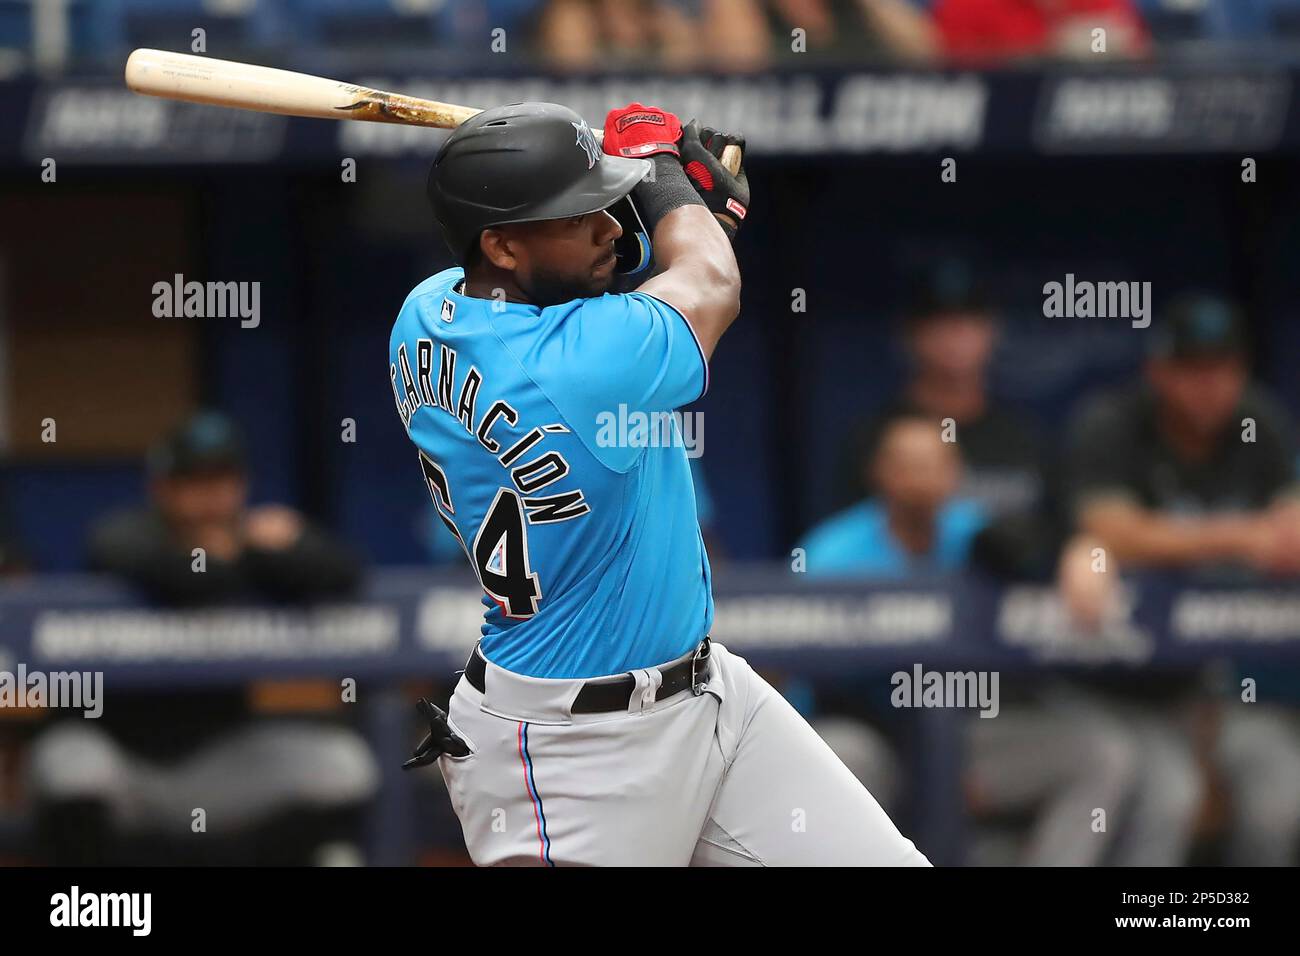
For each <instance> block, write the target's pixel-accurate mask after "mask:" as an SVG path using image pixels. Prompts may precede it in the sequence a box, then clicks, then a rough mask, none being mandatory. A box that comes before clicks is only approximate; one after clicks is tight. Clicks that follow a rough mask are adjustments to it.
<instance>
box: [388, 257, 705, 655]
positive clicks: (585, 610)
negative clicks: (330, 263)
mask: <svg viewBox="0 0 1300 956" xmlns="http://www.w3.org/2000/svg"><path fill="white" fill-rule="evenodd" d="M463 275H464V273H463V270H461V269H448V270H446V271H445V272H440V273H438V274H437V275H435V276H432V277H430V278H428V279H426V280H425V281H424V282H422V283H420V284H419V285H418V286H416V287H415V288H414V289H413V290H412V291H411V294H410V295H409V296H407V298H406V302H405V303H404V304H403V305H402V311H401V312H400V313H399V314H398V317H397V322H396V324H394V326H393V334H392V338H391V340H390V342H389V377H390V379H391V380H392V384H393V397H394V399H395V401H396V402H397V412H398V415H399V416H401V419H402V422H403V424H404V425H406V429H407V433H408V434H409V435H410V436H411V440H412V441H413V442H414V443H415V444H416V446H417V447H418V448H419V451H420V455H419V458H420V468H421V470H422V471H423V474H424V479H425V483H426V484H427V486H428V488H429V492H430V494H431V495H432V496H433V501H434V505H435V506H436V507H437V509H438V513H439V516H440V517H441V518H442V519H443V521H444V523H445V524H446V525H447V528H448V530H450V531H451V532H452V533H453V534H454V535H455V536H456V537H457V539H458V540H459V541H460V542H461V546H462V547H463V548H464V549H465V553H466V554H467V556H468V557H469V559H470V563H471V564H472V565H473V566H474V570H475V573H476V574H477V575H478V578H479V582H480V583H481V584H482V586H483V590H484V594H485V596H484V599H483V603H484V605H485V607H486V609H487V610H486V612H485V614H484V623H483V638H482V645H481V646H482V650H483V654H484V656H485V657H487V659H488V660H490V661H492V662H493V663H494V664H496V665H498V666H500V667H504V668H506V669H507V670H510V671H514V672H516V673H519V674H525V675H528V676H531V677H595V676H600V675H605V674H617V673H622V672H624V671H628V670H633V669H636V668H640V667H650V666H653V665H655V664H662V663H663V662H665V661H669V660H673V659H674V658H677V657H680V656H681V655H683V654H685V653H686V652H687V651H689V650H690V649H691V648H693V647H694V646H695V645H696V644H697V643H698V642H699V641H700V640H701V639H702V638H703V637H704V636H705V635H706V634H707V633H708V630H709V628H710V626H711V625H712V623H713V595H712V589H711V586H710V575H709V562H708V558H707V556H706V555H705V552H704V542H703V540H702V538H701V537H700V528H699V522H698V521H697V520H696V506H695V493H694V491H693V489H692V485H691V469H690V463H689V459H688V458H687V454H686V449H685V448H684V447H683V443H682V442H681V441H680V440H678V441H663V440H660V438H659V437H658V436H659V435H660V431H661V430H660V429H658V428H656V427H654V424H651V425H650V427H648V428H645V427H643V428H638V427H636V426H637V425H638V423H642V424H644V423H645V422H647V421H648V422H651V423H657V424H662V425H663V426H664V427H665V428H668V429H671V431H672V434H674V435H678V436H680V432H679V431H678V430H677V423H676V422H675V421H674V420H673V419H672V418H671V416H670V415H669V414H667V413H670V412H671V411H672V410H674V409H676V408H679V407H680V406H682V405H686V404H687V403H689V402H692V401H694V400H695V399H696V398H698V397H699V396H700V395H701V394H703V392H704V390H705V388H706V386H707V384H708V369H707V367H706V365H705V362H704V357H703V353H702V352H701V350H700V347H699V344H698V342H697V341H696V339H695V336H694V334H693V333H692V331H691V328H690V326H689V325H688V324H687V322H686V319H685V318H684V317H683V316H682V315H681V313H680V312H678V311H677V310H676V309H674V308H673V307H672V306H670V305H668V304H667V303H665V302H663V301H661V300H659V299H656V298H654V297H653V296H649V295H646V294H644V293H640V292H633V293H629V294H626V295H604V296H601V297H599V298H592V299H575V300H573V301H572V302H566V303H564V304H562V305H554V306H549V307H547V308H541V307H539V306H534V305H524V304H521V303H514V302H504V301H496V300H489V299H478V298H473V297H469V296H465V295H462V294H461V293H460V291H458V290H459V289H460V282H461V279H462V278H463ZM629 422H630V423H631V425H632V427H630V428H629V427H627V426H628V423H629Z"/></svg>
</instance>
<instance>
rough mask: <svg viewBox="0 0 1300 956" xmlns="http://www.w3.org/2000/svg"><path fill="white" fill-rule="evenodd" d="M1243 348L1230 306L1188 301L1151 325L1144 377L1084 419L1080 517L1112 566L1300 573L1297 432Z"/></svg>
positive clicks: (1072, 459)
mask: <svg viewBox="0 0 1300 956" xmlns="http://www.w3.org/2000/svg"><path fill="white" fill-rule="evenodd" d="M1247 350H1248V338H1247V333H1246V329H1245V325H1244V323H1243V321H1242V318H1241V316H1240V315H1239V314H1238V313H1237V311H1236V309H1235V308H1234V307H1233V306H1232V305H1230V304H1229V303H1227V302H1225V301H1223V300H1222V299H1219V298H1216V297H1213V296H1208V295H1204V294H1192V295H1187V296H1184V297H1182V298H1180V299H1178V300H1176V301H1175V302H1173V303H1171V305H1170V306H1169V307H1168V309H1167V310H1166V311H1165V312H1164V314H1163V315H1161V316H1158V317H1157V320H1156V322H1155V324H1154V325H1153V327H1152V329H1151V342H1150V348H1149V354H1148V357H1147V360H1146V364H1145V368H1144V376H1143V380H1142V381H1141V382H1140V383H1138V384H1136V385H1133V386H1130V387H1127V388H1122V389H1120V390H1119V391H1116V392H1110V393H1106V394H1103V395H1101V396H1099V397H1097V398H1096V399H1094V400H1093V401H1091V402H1090V403H1088V405H1087V406H1086V407H1085V408H1084V409H1083V411H1082V412H1081V414H1080V415H1079V417H1078V419H1077V421H1076V423H1075V426H1074V428H1073V430H1072V432H1071V440H1070V449H1069V453H1068V454H1069V457H1068V461H1069V467H1068V471H1067V473H1068V476H1069V477H1068V481H1069V485H1070V489H1069V498H1070V504H1071V507H1072V509H1073V517H1074V520H1075V522H1076V524H1077V526H1078V528H1079V529H1080V530H1081V531H1084V532H1085V533H1087V534H1091V535H1094V536H1096V537H1097V538H1100V539H1101V540H1102V541H1103V542H1104V543H1105V546H1106V547H1107V549H1108V551H1109V552H1110V554H1111V555H1112V556H1113V557H1114V559H1115V560H1117V561H1119V562H1121V563H1123V564H1125V565H1127V566H1131V567H1138V566H1147V567H1180V568H1193V567H1200V568H1204V567H1207V566H1213V567H1214V568H1215V569H1216V570H1222V569H1223V567H1224V566H1227V565H1236V566H1239V567H1245V568H1252V569H1255V570H1256V571H1260V572H1265V573H1277V574H1297V573H1300V482H1298V481H1297V477H1296V472H1295V461H1296V458H1295V432H1294V430H1293V426H1292V423H1291V422H1290V420H1289V419H1288V417H1287V416H1286V414H1285V413H1284V412H1283V411H1282V409H1281V407H1280V406H1279V405H1278V404H1277V402H1275V401H1274V400H1273V399H1272V398H1271V397H1270V396H1269V395H1267V394H1266V393H1265V392H1264V390H1263V389H1261V388H1260V387H1259V386H1257V385H1255V384H1252V383H1251V382H1250V369H1249V362H1248V355H1247Z"/></svg>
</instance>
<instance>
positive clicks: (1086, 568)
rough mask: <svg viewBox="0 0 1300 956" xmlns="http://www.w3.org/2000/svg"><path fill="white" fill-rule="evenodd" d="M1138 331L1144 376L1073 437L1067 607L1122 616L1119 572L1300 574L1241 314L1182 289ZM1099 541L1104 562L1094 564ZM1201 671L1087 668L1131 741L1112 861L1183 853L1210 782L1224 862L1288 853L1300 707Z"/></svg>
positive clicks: (1084, 420)
mask: <svg viewBox="0 0 1300 956" xmlns="http://www.w3.org/2000/svg"><path fill="white" fill-rule="evenodd" d="M1148 334H1149V336H1150V341H1149V350H1148V356H1147V359H1146V363H1145V367H1144V370H1143V376H1142V379H1141V381H1139V382H1138V383H1135V384H1133V385H1130V386H1128V387H1123V388H1120V389H1119V390H1117V391H1112V392H1106V393H1103V394H1101V395H1100V396H1097V397H1095V398H1093V399H1092V400H1091V401H1089V402H1087V403H1086V404H1085V405H1084V407H1083V409H1082V411H1081V412H1080V414H1079V415H1078V416H1077V418H1076V421H1075V422H1074V425H1073V428H1072V429H1071V431H1070V437H1069V442H1068V444H1069V448H1068V451H1067V458H1066V460H1067V470H1066V473H1067V476H1068V486H1069V494H1068V503H1069V507H1070V510H1071V514H1072V518H1073V521H1074V525H1075V527H1076V528H1077V530H1078V532H1079V535H1078V536H1077V537H1076V538H1075V539H1073V542H1072V544H1071V546H1070V547H1069V548H1067V549H1066V551H1065V553H1064V555H1063V557H1062V561H1061V576H1060V583H1061V592H1062V597H1063V599H1064V601H1065V604H1066V606H1067V607H1068V608H1069V609H1070V611H1071V613H1072V615H1073V617H1074V618H1075V620H1076V621H1079V622H1081V623H1082V624H1084V625H1087V626H1089V627H1095V628H1098V629H1102V630H1104V629H1105V628H1106V627H1107V622H1108V621H1114V620H1115V617H1116V614H1117V613H1120V612H1119V611H1118V608H1119V604H1120V602H1119V601H1118V585H1119V578H1118V575H1119V572H1120V571H1121V570H1129V569H1143V568H1145V569H1168V570H1171V571H1177V572H1180V573H1181V574H1183V575H1190V576H1192V577H1193V578H1194V579H1208V580H1218V581H1224V582H1227V581H1233V580H1237V581H1243V582H1244V581H1249V580H1252V579H1256V580H1257V579H1259V578H1260V577H1269V578H1287V577H1290V578H1292V579H1294V578H1295V577H1296V576H1300V481H1297V474H1296V467H1295V463H1296V434H1295V431H1294V427H1293V425H1292V423H1291V421H1290V420H1289V418H1288V417H1287V416H1286V414H1285V413H1284V412H1283V411H1282V409H1281V407H1280V406H1279V405H1278V404H1277V403H1276V402H1275V401H1274V400H1273V399H1272V398H1271V397H1270V396H1269V395H1268V394H1267V393H1266V392H1265V391H1264V390H1263V389H1262V388H1261V387H1260V386H1258V385H1256V384H1254V383H1252V382H1251V381H1250V368H1249V355H1248V351H1249V337H1248V335H1247V331H1246V326H1245V323H1244V322H1243V320H1242V317H1241V315H1240V314H1239V313H1238V311H1237V309H1236V308H1235V307H1234V306H1233V305H1232V304H1231V303H1229V302H1226V301H1224V300H1223V299H1221V298H1219V297H1216V296H1211V295H1206V294H1201V293H1196V294H1190V295H1186V296H1183V297H1181V298H1179V299H1177V300H1175V301H1173V302H1171V304H1170V305H1169V307H1168V308H1167V309H1165V310H1164V311H1163V312H1161V313H1160V314H1158V315H1157V316H1156V320H1155V322H1154V323H1153V325H1152V327H1151V329H1150V330H1149V333H1148ZM1098 547H1100V548H1102V549H1103V550H1104V553H1105V557H1106V564H1105V572H1104V573H1099V572H1098V570H1097V567H1096V566H1095V565H1094V555H1095V551H1094V549H1095V548H1098ZM1210 676H1212V675H1210V674H1208V673H1207V672H1204V671H1202V670H1199V669H1182V670H1177V669H1167V670H1165V671H1162V672H1161V673H1159V674H1156V673H1152V672H1150V671H1144V672H1141V673H1138V674H1134V675H1131V676H1129V675H1124V674H1116V675H1108V676H1099V677H1097V678H1095V679H1089V680H1087V681H1086V683H1087V684H1088V685H1090V686H1091V688H1092V689H1093V691H1094V693H1095V694H1096V699H1097V700H1098V701H1100V702H1104V703H1103V704H1102V706H1105V707H1107V708H1108V709H1113V712H1114V713H1115V714H1116V715H1117V716H1119V717H1120V718H1121V719H1122V721H1123V723H1124V724H1125V725H1126V726H1128V727H1129V728H1130V729H1131V730H1132V731H1133V732H1134V733H1137V734H1138V735H1139V737H1140V738H1141V741H1142V745H1141V748H1140V750H1141V753H1142V761H1141V764H1140V779H1139V781H1138V783H1137V786H1136V794H1135V796H1134V797H1133V799H1132V801H1131V805H1130V806H1129V808H1128V809H1127V810H1126V811H1125V819H1124V821H1123V825H1124V826H1125V831H1126V834H1127V836H1126V839H1125V840H1124V842H1123V844H1122V846H1121V851H1120V853H1119V854H1118V856H1117V859H1116V860H1115V862H1117V863H1121V864H1129V865H1177V864H1180V863H1183V862H1185V861H1186V858H1187V855H1188V852H1189V850H1190V847H1191V845H1192V839H1193V836H1194V833H1195V821H1196V819H1197V815H1198V812H1199V810H1200V807H1201V804H1202V801H1203V799H1204V795H1205V794H1206V793H1207V792H1213V788H1212V783H1213V782H1216V781H1217V783H1218V785H1219V786H1220V787H1222V788H1223V790H1224V791H1225V792H1226V796H1227V798H1228V800H1227V818H1228V823H1227V826H1226V833H1225V834H1224V835H1225V837H1226V840H1225V859H1226V860H1227V862H1230V863H1234V864H1251V865H1280V864H1287V863H1292V862H1294V854H1295V851H1296V841H1297V839H1300V735H1297V733H1296V732H1295V730H1294V727H1293V724H1294V715H1293V714H1292V713H1288V712H1287V711H1286V710H1285V709H1284V708H1282V707H1278V706H1276V705H1275V703H1276V701H1277V697H1276V695H1275V696H1274V699H1273V700H1274V703H1258V704H1256V703H1251V704H1249V705H1243V704H1242V703H1241V701H1240V699H1239V698H1237V697H1236V696H1235V695H1232V694H1229V695H1227V696H1224V697H1222V698H1221V699H1220V698H1217V697H1215V696H1213V695H1211V693H1210V683H1211V682H1210V681H1208V680H1207V678H1208V677H1210ZM1083 682H1084V681H1082V680H1081V683H1083ZM1207 771H1208V773H1209V774H1210V776H1207Z"/></svg>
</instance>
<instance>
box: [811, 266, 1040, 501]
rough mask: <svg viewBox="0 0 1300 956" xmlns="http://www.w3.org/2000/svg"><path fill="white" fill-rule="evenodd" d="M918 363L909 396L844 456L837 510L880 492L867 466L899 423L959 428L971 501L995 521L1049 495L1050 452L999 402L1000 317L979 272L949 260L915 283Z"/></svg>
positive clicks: (909, 321) (860, 431)
mask: <svg viewBox="0 0 1300 956" xmlns="http://www.w3.org/2000/svg"><path fill="white" fill-rule="evenodd" d="M902 338H903V344H904V347H905V349H906V352H907V358H908V360H909V368H908V378H907V382H906V383H905V384H904V386H903V390H902V393H901V394H900V395H899V396H898V398H896V399H895V400H894V401H892V402H890V403H889V404H888V405H887V406H886V407H884V408H882V409H880V410H879V411H878V412H877V413H876V414H875V415H873V416H872V417H871V418H870V419H867V420H864V421H863V422H861V423H860V424H858V425H857V427H855V428H854V430H853V431H852V432H851V434H850V436H849V439H848V441H847V442H846V443H845V446H844V449H843V451H842V453H841V458H840V463H839V468H838V472H837V481H836V489H835V502H834V504H835V506H836V508H837V509H839V508H844V507H848V506H850V505H852V504H854V503H856V502H857V501H859V500H861V499H862V498H864V497H867V496H869V495H871V494H873V493H874V492H875V490H876V489H874V488H872V487H871V484H870V481H869V480H868V478H867V472H866V471H865V470H864V469H863V467H862V463H863V462H864V461H869V460H871V459H872V457H873V456H874V453H875V448H876V445H877V444H878V442H879V440H880V436H881V433H882V431H883V429H884V427H885V426H886V425H887V424H888V423H889V422H891V421H893V420H894V419H896V418H897V417H898V416H900V415H914V416H921V417H923V418H926V419H929V420H932V421H933V422H934V426H935V428H936V429H940V428H941V427H942V424H941V423H943V422H944V420H945V419H951V420H952V423H953V425H954V428H952V429H950V431H951V434H952V438H951V439H949V440H952V439H955V443H956V446H957V450H958V452H959V453H960V454H961V459H962V464H963V466H964V469H965V479H964V482H963V486H962V489H961V494H962V495H963V497H967V498H970V499H972V500H974V501H976V502H978V503H979V505H980V506H981V507H982V508H983V509H984V510H985V511H986V513H988V514H989V515H990V516H993V517H999V516H1002V515H1005V514H1008V513H1012V512H1019V511H1024V510H1026V509H1028V508H1031V507H1033V506H1034V504H1035V503H1036V502H1037V500H1038V499H1039V497H1040V495H1041V493H1042V484H1043V478H1042V470H1043V457H1044V456H1043V450H1042V446H1041V443H1040V441H1039V440H1038V437H1037V436H1036V435H1035V433H1034V430H1033V428H1031V427H1030V425H1029V423H1028V422H1027V421H1026V420H1025V419H1024V418H1022V417H1021V416H1020V415H1018V414H1016V413H1015V412H1014V411H1012V410H1011V409H1008V408H1006V407H1005V406H1003V405H1002V404H1001V403H999V402H998V400H997V399H996V398H995V397H994V396H993V395H992V394H991V393H990V391H989V381H988V370H989V363H990V361H991V359H992V357H993V350H994V348H995V347H996V345H997V339H998V322H997V313H996V310H995V309H994V307H993V304H992V302H991V300H990V298H989V294H988V291H987V289H986V288H985V285H984V283H983V282H982V280H981V279H980V278H979V275H978V274H977V272H976V270H975V268H974V267H973V266H972V264H971V263H969V262H967V261H965V260H962V259H957V258H947V257H945V258H940V259H938V260H937V261H935V262H934V263H931V264H929V265H928V266H927V267H926V268H924V269H922V270H920V271H919V272H917V273H916V274H915V275H914V276H913V277H912V279H911V282H910V291H909V295H908V306H907V309H906V312H905V314H904V317H903V323H902Z"/></svg>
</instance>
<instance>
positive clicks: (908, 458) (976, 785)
mask: <svg viewBox="0 0 1300 956" xmlns="http://www.w3.org/2000/svg"><path fill="white" fill-rule="evenodd" d="M940 427H941V426H940V425H939V424H938V422H937V421H936V420H934V419H933V418H930V417H918V416H916V415H914V414H911V413H908V412H896V413H895V414H894V416H893V417H892V418H889V419H887V420H886V421H885V423H884V424H883V426H881V429H880V436H879V438H878V441H877V451H876V453H875V454H874V456H872V457H871V458H870V459H869V468H870V474H869V476H868V477H869V479H870V482H869V483H870V484H871V485H872V486H873V487H875V488H876V489H878V494H877V496H875V497H874V498H871V499H868V500H867V501H864V502H862V503H861V504H859V505H856V506H854V507H853V508H851V509H849V510H848V511H846V512H843V513H841V514H839V515H837V516H835V517H832V518H831V519H829V520H828V521H826V522H824V523H823V524H822V525H820V526H818V527H817V528H815V529H814V530H813V531H812V532H810V533H809V534H808V536H807V537H806V539H805V540H804V541H803V542H802V544H801V546H802V547H803V548H804V549H805V557H806V561H807V569H808V573H809V574H810V575H814V576H829V575H837V576H848V575H852V576H862V577H882V576H883V577H905V576H907V575H908V574H909V573H915V572H918V571H955V570H959V569H961V568H964V567H966V566H967V565H968V564H969V561H970V558H971V555H972V552H973V549H974V546H975V543H976V541H977V539H978V537H979V536H980V535H981V533H983V532H984V530H985V528H986V522H987V519H986V515H985V512H984V510H983V509H982V508H981V507H980V506H979V505H978V504H976V503H975V502H972V501H969V500H963V499H960V498H957V497H955V494H956V492H957V489H958V487H959V485H960V481H961V470H962V465H961V459H960V456H959V454H958V451H957V450H956V448H954V446H953V445H952V444H951V443H948V442H945V441H943V440H942V438H941V437H940ZM1041 696H1042V698H1043V700H1045V701H1046V703H1045V704H1037V703H1036V700H1037V698H1038V695H1036V694H1029V693H1027V692H1026V690H1025V688H1023V687H1017V686H1015V685H1014V684H1013V683H1012V682H1011V681H1007V682H1006V683H1005V685H1004V687H1003V689H1002V693H1001V694H1000V698H1001V703H1002V707H1001V711H1000V713H999V714H998V716H997V717H996V718H994V719H981V718H978V717H976V718H972V719H970V720H969V721H967V724H966V726H967V741H968V747H969V760H968V764H969V767H968V774H967V777H966V788H967V796H968V801H969V804H970V807H971V810H972V811H973V812H974V813H975V814H976V815H977V816H981V817H988V816H990V815H997V814H1001V815H1007V814H1012V813H1023V812H1029V813H1033V814H1035V816H1034V821H1033V824H1032V827H1031V830H1032V832H1031V834H1030V838H1029V840H1028V842H1027V845H1026V848H1025V849H1024V850H1023V852H1022V853H1021V854H1020V859H1021V860H1022V861H1023V862H1024V863H1026V864H1028V865H1057V866H1061V865H1089V864H1095V863H1098V862H1100V860H1101V859H1102V857H1103V855H1104V853H1105V852H1106V850H1107V848H1108V846H1109V838H1108V837H1106V836H1105V835H1101V836H1100V837H1099V836H1098V835H1097V834H1094V833H1092V832H1091V831H1090V830H1089V829H1088V828H1087V827H1086V826H1080V824H1079V821H1080V820H1085V819H1087V814H1088V812H1089V811H1090V810H1091V808H1092V807H1095V806H1116V805H1118V804H1119V803H1120V802H1121V801H1122V800H1123V798H1124V796H1125V795H1126V794H1127V793H1128V791H1129V788H1130V787H1131V786H1132V781H1133V778H1134V773H1135V766H1136V763H1137V754H1136V750H1135V747H1134V744H1133V741H1132V740H1131V739H1130V738H1129V736H1128V735H1127V734H1126V733H1125V732H1124V730H1123V727H1122V725H1120V724H1118V722H1116V721H1113V720H1110V719H1109V718H1108V717H1107V716H1106V715H1105V714H1103V713H1100V712H1098V711H1097V710H1095V709H1090V708H1085V707H1081V706H1076V705H1075V704H1074V702H1073V701H1072V700H1071V699H1070V698H1069V697H1068V696H1066V695H1064V694H1060V693H1053V692H1049V693H1044V694H1042V695H1041ZM877 746H878V745H877ZM886 785H887V790H888V791H889V792H893V791H896V790H897V786H896V785H895V784H893V782H892V781H889V780H888V779H887V780H886Z"/></svg>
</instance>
